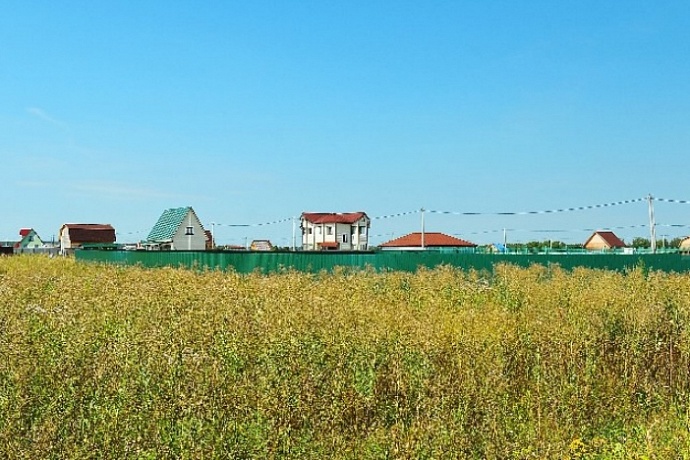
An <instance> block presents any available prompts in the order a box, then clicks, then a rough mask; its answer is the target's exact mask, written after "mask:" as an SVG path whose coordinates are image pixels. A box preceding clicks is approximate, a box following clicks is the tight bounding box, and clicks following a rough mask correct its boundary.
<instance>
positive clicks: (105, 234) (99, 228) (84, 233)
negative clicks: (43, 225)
mask: <svg viewBox="0 0 690 460" xmlns="http://www.w3.org/2000/svg"><path fill="white" fill-rule="evenodd" d="M58 235H60V253H61V254H69V253H70V252H72V251H74V249H77V248H81V247H83V246H84V245H99V244H100V245H108V244H114V243H115V240H116V238H117V237H116V235H115V229H114V228H113V227H112V225H110V224H64V225H63V226H62V227H60V231H59V232H58Z"/></svg>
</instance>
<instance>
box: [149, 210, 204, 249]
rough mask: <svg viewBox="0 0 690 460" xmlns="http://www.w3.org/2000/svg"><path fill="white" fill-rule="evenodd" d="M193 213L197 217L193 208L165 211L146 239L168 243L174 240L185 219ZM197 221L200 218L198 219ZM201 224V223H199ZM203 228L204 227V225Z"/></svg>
mask: <svg viewBox="0 0 690 460" xmlns="http://www.w3.org/2000/svg"><path fill="white" fill-rule="evenodd" d="M189 212H191V213H192V214H194V216H195V217H196V213H195V212H194V210H193V209H192V207H191V206H183V207H181V208H170V209H166V210H165V211H163V214H161V216H160V217H159V218H158V221H157V222H156V224H155V225H154V226H153V228H152V229H151V231H150V232H149V236H147V237H146V240H147V241H168V240H172V239H173V237H174V236H175V233H176V232H177V229H178V228H180V225H182V222H183V221H184V218H185V217H187V214H188V213H189ZM197 220H199V218H198V217H197ZM199 223H200V224H201V221H199ZM202 228H203V225H202Z"/></svg>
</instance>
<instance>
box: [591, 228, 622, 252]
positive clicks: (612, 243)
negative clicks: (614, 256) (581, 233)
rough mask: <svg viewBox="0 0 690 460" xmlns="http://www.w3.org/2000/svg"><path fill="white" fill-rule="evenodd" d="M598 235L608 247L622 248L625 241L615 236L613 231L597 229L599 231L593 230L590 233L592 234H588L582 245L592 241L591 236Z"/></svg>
mask: <svg viewBox="0 0 690 460" xmlns="http://www.w3.org/2000/svg"><path fill="white" fill-rule="evenodd" d="M597 235H599V237H600V238H601V239H602V240H604V242H605V243H606V245H607V246H608V247H610V248H624V247H625V243H624V242H623V241H622V240H621V239H620V238H618V237H617V236H616V234H615V233H613V232H608V231H599V232H594V233H592V236H590V237H589V238H588V239H587V241H585V244H584V247H587V245H588V244H589V242H590V241H592V238H594V237H595V236H597Z"/></svg>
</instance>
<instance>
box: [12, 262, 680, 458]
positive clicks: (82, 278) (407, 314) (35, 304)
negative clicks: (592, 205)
mask: <svg viewBox="0 0 690 460" xmlns="http://www.w3.org/2000/svg"><path fill="white" fill-rule="evenodd" d="M689 313H690V275H689V274H687V273H686V274H666V273H661V272H652V271H647V270H645V269H644V268H643V267H639V268H637V269H634V270H631V271H628V272H626V273H618V272H612V271H603V270H591V269H584V268H580V269H575V270H572V271H565V270H562V269H560V268H558V267H542V266H532V267H530V268H516V267H514V266H510V265H499V266H497V267H495V270H494V271H493V272H491V273H488V272H476V271H463V270H459V269H455V268H450V267H439V268H436V269H433V270H420V271H418V272H416V273H403V272H387V273H376V272H373V271H367V270H364V271H351V270H339V271H336V272H335V273H319V274H306V273H298V272H291V271H286V272H284V273H278V274H273V275H262V274H259V273H256V274H250V275H240V274H237V273H232V272H221V271H204V270H196V271H195V270H184V269H172V268H166V269H144V268H140V267H116V266H104V265H96V264H81V263H76V262H74V261H73V260H69V259H49V258H45V257H36V256H22V257H9V258H2V259H0V457H2V458H9V459H12V458H55V459H58V458H142V459H147V458H300V459H302V458H304V459H309V458H313V459H322V458H341V459H361V458H381V459H383V458H496V459H506V458H516V459H523V458H573V459H574V458H602V459H623V458H688V457H690V431H689V429H690V373H689V372H690V367H689V366H690V337H689V334H690V330H689V329H688V327H687V325H688V315H689Z"/></svg>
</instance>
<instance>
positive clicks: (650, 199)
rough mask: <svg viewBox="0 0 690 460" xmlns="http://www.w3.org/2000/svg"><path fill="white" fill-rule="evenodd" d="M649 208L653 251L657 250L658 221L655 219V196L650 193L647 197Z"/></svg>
mask: <svg viewBox="0 0 690 460" xmlns="http://www.w3.org/2000/svg"><path fill="white" fill-rule="evenodd" d="M647 205H648V208H649V241H650V243H651V245H652V253H655V252H656V222H655V221H654V197H653V196H652V194H651V193H650V194H649V196H648V197H647Z"/></svg>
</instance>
